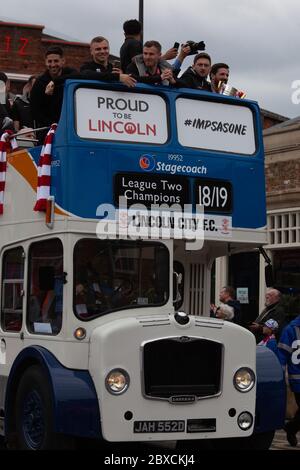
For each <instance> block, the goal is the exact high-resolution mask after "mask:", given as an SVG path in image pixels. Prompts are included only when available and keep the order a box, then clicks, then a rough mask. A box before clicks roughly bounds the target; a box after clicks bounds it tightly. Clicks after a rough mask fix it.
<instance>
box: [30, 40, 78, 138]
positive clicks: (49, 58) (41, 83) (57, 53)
mask: <svg viewBox="0 0 300 470" xmlns="http://www.w3.org/2000/svg"><path fill="white" fill-rule="evenodd" d="M45 65H46V70H45V72H44V73H43V74H42V75H40V76H39V77H37V79H36V81H35V83H34V85H33V87H32V90H31V100H30V107H31V113H32V117H33V120H34V123H35V127H37V128H38V127H50V126H51V124H53V123H55V122H58V120H59V117H60V110H61V101H62V91H61V90H60V89H59V88H58V87H57V88H56V90H55V91H54V90H53V93H52V94H46V93H45V91H46V88H47V86H48V84H49V82H51V81H53V80H54V79H57V78H58V77H60V76H62V75H67V74H70V73H72V72H74V71H75V69H72V68H70V67H65V58H64V52H63V50H62V48H61V47H59V46H50V47H49V48H48V49H47V51H46V53H45ZM46 134H47V130H44V131H42V132H39V133H38V139H39V142H40V143H43V140H44V137H45V135H46Z"/></svg>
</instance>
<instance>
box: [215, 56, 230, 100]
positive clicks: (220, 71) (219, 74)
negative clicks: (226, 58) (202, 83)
mask: <svg viewBox="0 0 300 470" xmlns="http://www.w3.org/2000/svg"><path fill="white" fill-rule="evenodd" d="M228 78H229V66H228V65H227V64H224V63H222V62H220V63H218V64H214V65H213V66H212V68H211V70H210V81H211V89H212V91H213V92H214V93H221V90H222V85H223V84H225V85H226V84H227V82H228Z"/></svg>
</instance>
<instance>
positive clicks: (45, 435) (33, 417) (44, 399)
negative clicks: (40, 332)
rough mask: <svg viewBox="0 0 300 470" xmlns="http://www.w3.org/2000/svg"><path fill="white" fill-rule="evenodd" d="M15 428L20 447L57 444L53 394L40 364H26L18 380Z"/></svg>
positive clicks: (51, 446)
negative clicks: (28, 366)
mask: <svg viewBox="0 0 300 470" xmlns="http://www.w3.org/2000/svg"><path fill="white" fill-rule="evenodd" d="M16 431H17V448H19V449H28V450H43V449H55V448H58V445H57V444H58V442H57V437H56V435H55V434H54V432H53V411H52V396H51V392H50V390H49V386H48V384H47V379H46V377H45V374H44V373H43V371H42V369H41V368H40V367H39V366H32V367H30V368H28V369H27V370H26V371H25V372H24V375H23V376H22V378H21V380H20V383H19V387H18V390H17V397H16ZM60 447H61V446H60Z"/></svg>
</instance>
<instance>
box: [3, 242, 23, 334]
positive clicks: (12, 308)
mask: <svg viewBox="0 0 300 470" xmlns="http://www.w3.org/2000/svg"><path fill="white" fill-rule="evenodd" d="M2 272H3V276H2V305H1V326H2V329H3V330H4V331H20V330H21V328H22V320H23V284H24V252H23V248H21V247H18V248H13V249H11V250H8V251H6V252H5V253H4V256H3V263H2Z"/></svg>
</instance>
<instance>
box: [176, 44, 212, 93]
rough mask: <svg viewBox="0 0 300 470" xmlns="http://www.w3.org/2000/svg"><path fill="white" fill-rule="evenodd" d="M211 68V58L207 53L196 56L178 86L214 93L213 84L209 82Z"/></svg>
mask: <svg viewBox="0 0 300 470" xmlns="http://www.w3.org/2000/svg"><path fill="white" fill-rule="evenodd" d="M210 68H211V58H210V56H209V55H208V54H207V53H206V52H200V53H199V54H197V55H195V57H194V62H193V65H191V66H190V67H189V68H188V69H187V70H186V71H185V72H184V73H183V74H182V75H181V77H180V78H179V79H178V80H177V85H178V86H182V87H188V88H197V89H200V90H204V91H212V88H211V84H210V82H209V81H208V80H207V77H208V75H209V72H210Z"/></svg>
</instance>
